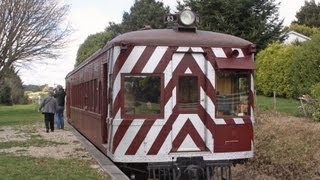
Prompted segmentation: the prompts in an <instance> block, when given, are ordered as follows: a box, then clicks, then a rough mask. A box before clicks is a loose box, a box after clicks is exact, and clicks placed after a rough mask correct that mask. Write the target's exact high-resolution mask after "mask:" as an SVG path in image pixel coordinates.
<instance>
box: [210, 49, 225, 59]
mask: <svg viewBox="0 0 320 180" xmlns="http://www.w3.org/2000/svg"><path fill="white" fill-rule="evenodd" d="M211 49H212V52H213V53H214V55H215V56H216V57H219V58H226V57H227V56H226V53H225V52H224V51H223V49H222V48H211Z"/></svg>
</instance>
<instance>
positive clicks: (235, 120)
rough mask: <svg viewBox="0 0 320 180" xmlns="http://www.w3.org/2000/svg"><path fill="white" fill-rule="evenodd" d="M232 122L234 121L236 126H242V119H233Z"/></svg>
mask: <svg viewBox="0 0 320 180" xmlns="http://www.w3.org/2000/svg"><path fill="white" fill-rule="evenodd" d="M233 120H234V123H236V124H244V121H243V119H242V118H233Z"/></svg>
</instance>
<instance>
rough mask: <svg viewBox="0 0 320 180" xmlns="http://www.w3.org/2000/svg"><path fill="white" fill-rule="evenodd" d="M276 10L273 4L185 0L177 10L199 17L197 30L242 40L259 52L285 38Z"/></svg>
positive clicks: (260, 0) (264, 1) (266, 1)
mask: <svg viewBox="0 0 320 180" xmlns="http://www.w3.org/2000/svg"><path fill="white" fill-rule="evenodd" d="M278 6H279V3H275V0H215V1H208V0H184V5H181V4H179V7H178V9H180V10H181V9H183V8H184V7H189V8H191V10H193V11H195V12H196V13H197V14H198V15H199V17H200V26H199V29H204V30H208V31H216V32H223V33H227V34H232V35H235V36H239V37H242V38H244V39H247V40H249V41H251V42H253V43H255V44H256V45H257V48H258V50H259V49H264V48H265V47H266V46H267V44H269V43H270V42H272V41H275V40H280V41H282V40H283V38H284V36H283V35H282V27H283V25H282V24H283V20H280V19H279V12H278V9H279V7H278Z"/></svg>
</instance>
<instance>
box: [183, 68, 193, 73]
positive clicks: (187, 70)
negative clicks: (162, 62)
mask: <svg viewBox="0 0 320 180" xmlns="http://www.w3.org/2000/svg"><path fill="white" fill-rule="evenodd" d="M184 73H185V74H192V71H191V70H190V69H189V68H187V69H186V71H185V72H184Z"/></svg>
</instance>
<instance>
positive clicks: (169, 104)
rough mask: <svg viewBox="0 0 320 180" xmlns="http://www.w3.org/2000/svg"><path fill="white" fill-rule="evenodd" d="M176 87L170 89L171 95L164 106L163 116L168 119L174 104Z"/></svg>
mask: <svg viewBox="0 0 320 180" xmlns="http://www.w3.org/2000/svg"><path fill="white" fill-rule="evenodd" d="M176 89H177V88H176V87H175V88H173V90H172V96H171V98H170V99H169V100H168V102H167V103H166V105H165V107H164V118H165V119H168V118H169V116H170V115H171V114H172V109H173V107H174V106H175V105H176Z"/></svg>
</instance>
